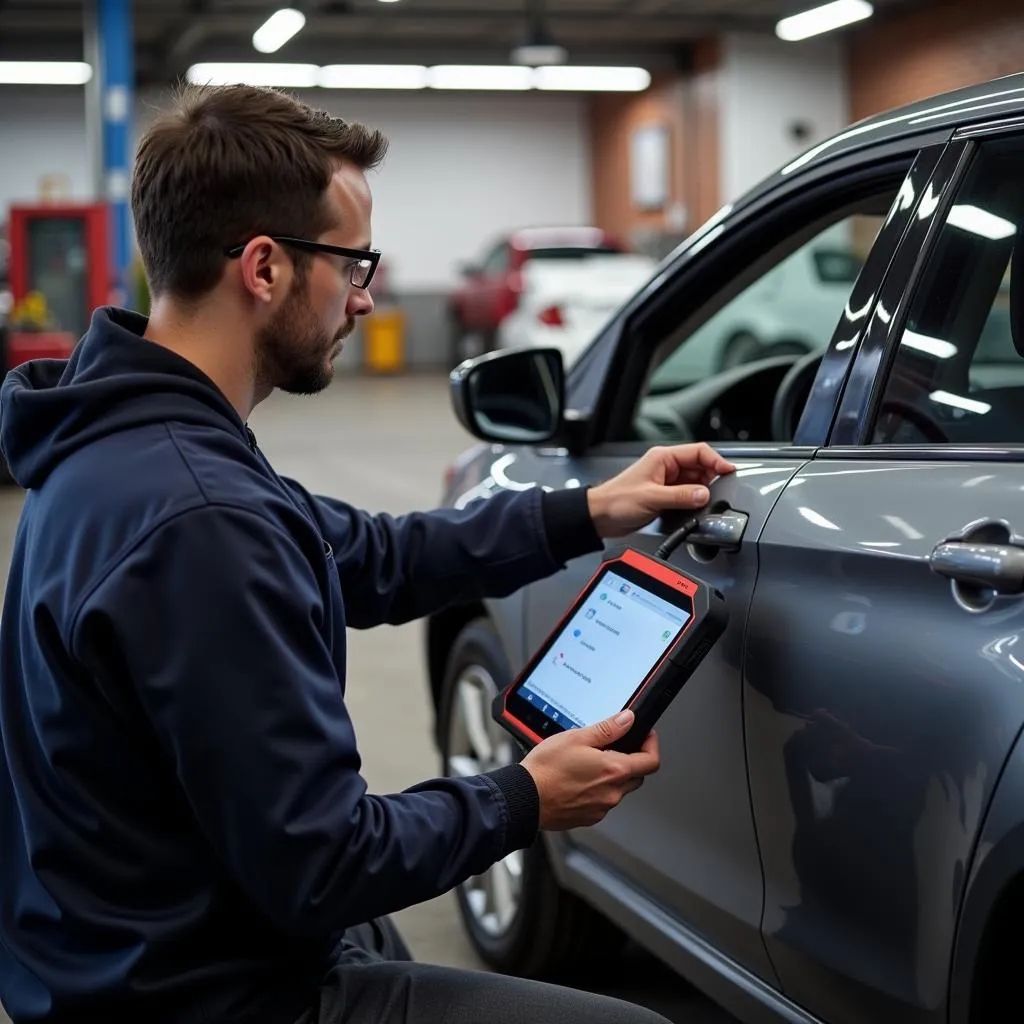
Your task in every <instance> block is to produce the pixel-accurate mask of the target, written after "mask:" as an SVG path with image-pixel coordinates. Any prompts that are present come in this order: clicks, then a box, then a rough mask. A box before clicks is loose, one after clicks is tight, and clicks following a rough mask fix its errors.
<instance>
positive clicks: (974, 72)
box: [848, 0, 1024, 121]
mask: <svg viewBox="0 0 1024 1024" xmlns="http://www.w3.org/2000/svg"><path fill="white" fill-rule="evenodd" d="M848 52H849V62H850V65H849V68H850V115H851V118H850V119H851V120H853V121H858V120H860V119H861V118H863V117H868V116H869V115H871V114H876V113H878V112H880V111H883V110H889V109H891V108H892V107H897V106H900V105H902V104H904V103H911V102H913V101H915V100H920V99H926V98H927V97H929V96H932V95H935V94H936V93H942V92H947V91H948V90H950V89H957V88H960V87H962V86H965V85H973V84H976V83H978V82H984V81H986V80H987V79H990V78H997V77H999V76H1001V75H1009V74H1013V73H1014V72H1018V71H1024V0H932V2H931V3H928V4H927V5H925V6H924V7H921V8H918V9H916V10H912V11H908V12H905V13H902V14H898V15H891V16H888V17H883V16H880V15H876V17H875V18H873V19H872V20H871V21H870V22H867V23H865V24H864V26H863V27H862V28H860V29H857V30H854V31H852V32H851V33H850V42H849V51H848Z"/></svg>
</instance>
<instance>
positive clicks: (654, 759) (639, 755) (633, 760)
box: [629, 749, 661, 778]
mask: <svg viewBox="0 0 1024 1024" xmlns="http://www.w3.org/2000/svg"><path fill="white" fill-rule="evenodd" d="M660 767H661V757H660V756H659V755H658V753H657V752H656V751H655V752H653V753H652V752H651V751H649V750H644V749H641V750H638V751H637V752H636V753H635V754H630V755H629V774H630V775H632V776H633V777H634V778H640V777H642V776H644V775H653V774H654V773H655V772H656V771H657V770H658V769H659V768H660Z"/></svg>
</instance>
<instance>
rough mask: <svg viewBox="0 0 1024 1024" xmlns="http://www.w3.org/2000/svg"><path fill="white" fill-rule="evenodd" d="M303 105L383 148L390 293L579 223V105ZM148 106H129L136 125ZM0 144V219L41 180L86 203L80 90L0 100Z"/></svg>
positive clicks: (378, 99)
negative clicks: (495, 247) (62, 178)
mask: <svg viewBox="0 0 1024 1024" xmlns="http://www.w3.org/2000/svg"><path fill="white" fill-rule="evenodd" d="M303 98H305V99H307V100H308V101H309V102H311V103H313V104H315V105H317V106H322V107H324V108H326V109H328V110H330V111H332V112H333V113H337V114H340V115H341V116H344V117H347V118H349V119H351V120H360V121H364V122H366V123H368V124H371V125H374V126H375V127H379V128H381V129H383V130H384V131H385V132H386V133H387V135H388V136H389V137H390V139H391V149H390V152H389V156H388V159H387V161H386V163H385V164H384V166H383V167H382V168H381V169H380V170H379V171H378V172H377V173H376V174H375V175H374V176H373V179H372V186H373V190H374V199H375V201H374V245H375V246H376V247H377V248H380V249H381V251H382V252H383V253H384V254H385V256H386V258H387V260H388V262H389V264H390V267H391V271H392V281H393V282H394V284H395V286H396V287H398V288H400V289H404V290H424V291H430V290H437V289H446V288H447V287H448V286H449V285H450V284H451V283H452V282H453V281H454V280H455V279H456V275H455V265H456V263H458V262H460V261H463V260H468V259H472V258H474V257H476V256H477V255H478V254H480V252H481V250H482V249H483V248H484V246H486V245H487V244H488V243H489V242H490V241H491V240H492V238H494V236H496V235H499V234H500V233H502V232H504V231H507V230H509V229H511V228H515V227H521V226H523V225H528V224H545V223H558V224H581V223H586V221H587V220H588V218H589V217H590V207H591V201H590V167H589V161H590V153H589V142H588V138H589V136H588V130H587V117H586V100H585V98H583V97H580V96H556V95H542V94H537V93H532V94H528V95H522V94H500V93H498V94H494V93H491V94H487V95H481V94H457V93H452V94H448V93H445V94H438V93H373V94H370V93H358V94H357V93H341V92H330V91H327V90H323V91H319V90H318V91H315V92H311V93H308V94H306V96H304V97H303ZM160 99H161V97H160V95H159V94H147V95H145V96H141V97H140V98H139V108H138V114H137V118H136V125H137V126H143V125H145V124H146V123H147V122H148V121H149V119H150V118H151V116H152V106H153V105H154V104H157V105H158V104H159V102H160ZM0 141H2V149H0V153H2V156H0V220H2V219H5V217H4V215H3V213H2V211H3V210H4V209H6V207H7V205H8V204H9V203H10V202H12V201H18V200H28V201H34V200H35V199H36V198H37V197H38V182H39V179H40V177H41V176H42V175H44V174H51V173H55V172H63V173H66V174H67V175H68V177H69V179H70V182H71V187H72V196H73V198H75V199H83V200H84V199H89V198H91V197H90V182H89V161H88V152H87V150H86V143H85V120H84V94H83V93H82V92H81V91H80V90H63V89H53V90H46V91H43V90H38V91H36V92H34V93H32V94H28V93H25V92H23V91H21V90H17V91H16V90H13V89H2V90H0Z"/></svg>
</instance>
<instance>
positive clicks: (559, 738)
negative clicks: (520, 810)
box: [522, 711, 661, 832]
mask: <svg viewBox="0 0 1024 1024" xmlns="http://www.w3.org/2000/svg"><path fill="white" fill-rule="evenodd" d="M632 724H633V713H632V712H631V711H628V712H620V713H619V714H618V715H616V716H614V717H613V718H607V719H605V720H604V721H602V722H595V723H594V724H593V725H589V726H587V727H586V728H582V729H567V730H566V731H565V732H561V733H556V734H555V735H554V736H550V737H548V738H547V739H546V740H544V741H543V742H541V743H539V744H538V745H537V746H536V747H534V748H533V750H531V751H530V752H529V753H528V754H527V755H526V757H524V758H523V761H522V764H523V767H524V768H525V769H526V770H527V771H528V772H529V773H530V774H531V775H532V776H533V781H534V783H536V786H537V792H538V793H539V794H540V827H541V829H542V830H544V831H549V832H557V831H562V830H563V829H570V828H582V827H583V826H586V825H596V824H597V823H598V822H599V821H601V820H602V819H603V818H604V816H605V815H606V814H607V813H608V812H609V811H610V810H611V809H612V808H613V807H616V806H618V804H619V802H620V801H621V800H622V798H623V797H624V796H625V795H626V794H627V793H632V792H633V791H634V790H635V789H639V788H640V786H641V785H642V784H643V781H644V779H645V778H646V777H647V776H648V775H650V774H652V773H653V772H656V771H657V770H658V768H659V767H660V766H661V755H660V754H659V752H658V738H657V736H655V734H654V733H651V734H650V735H649V736H648V737H647V739H646V740H645V741H644V745H643V747H642V748H641V749H640V750H639V751H637V752H636V753H635V754H623V753H620V752H619V751H617V750H606V749H604V748H605V747H608V746H609V745H610V744H612V743H614V742H615V741H616V740H618V739H621V738H622V737H623V736H625V735H626V733H627V732H629V729H630V726H631V725H632Z"/></svg>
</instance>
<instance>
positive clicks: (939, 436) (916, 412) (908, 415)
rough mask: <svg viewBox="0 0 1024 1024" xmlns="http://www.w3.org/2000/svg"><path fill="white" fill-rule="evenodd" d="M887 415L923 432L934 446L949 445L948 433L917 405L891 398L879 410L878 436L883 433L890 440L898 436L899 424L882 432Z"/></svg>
mask: <svg viewBox="0 0 1024 1024" xmlns="http://www.w3.org/2000/svg"><path fill="white" fill-rule="evenodd" d="M886 415H891V416H898V417H901V418H902V419H904V420H905V421H906V422H907V423H909V424H910V425H911V426H913V427H915V428H916V429H917V430H919V431H920V432H921V434H922V435H923V436H924V438H925V439H926V440H928V441H931V443H932V444H947V443H948V442H949V437H948V435H947V434H946V432H945V431H944V430H943V429H942V427H940V426H939V424H938V423H937V422H936V421H935V420H933V419H932V418H931V417H930V416H929V415H928V414H927V413H925V412H922V411H921V410H920V409H918V408H917V406H915V405H911V404H910V403H909V402H902V401H900V400H899V399H898V398H889V399H887V400H885V401H884V402H882V404H881V406H880V408H879V410H878V419H877V420H876V422H875V433H876V435H877V434H878V433H879V432H880V431H881V433H882V435H883V436H884V437H885V438H886V439H888V438H890V437H893V436H894V435H895V434H896V430H897V429H898V427H899V424H898V423H894V424H891V425H890V427H889V428H887V429H885V430H882V429H881V428H882V420H883V417H885V416H886Z"/></svg>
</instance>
